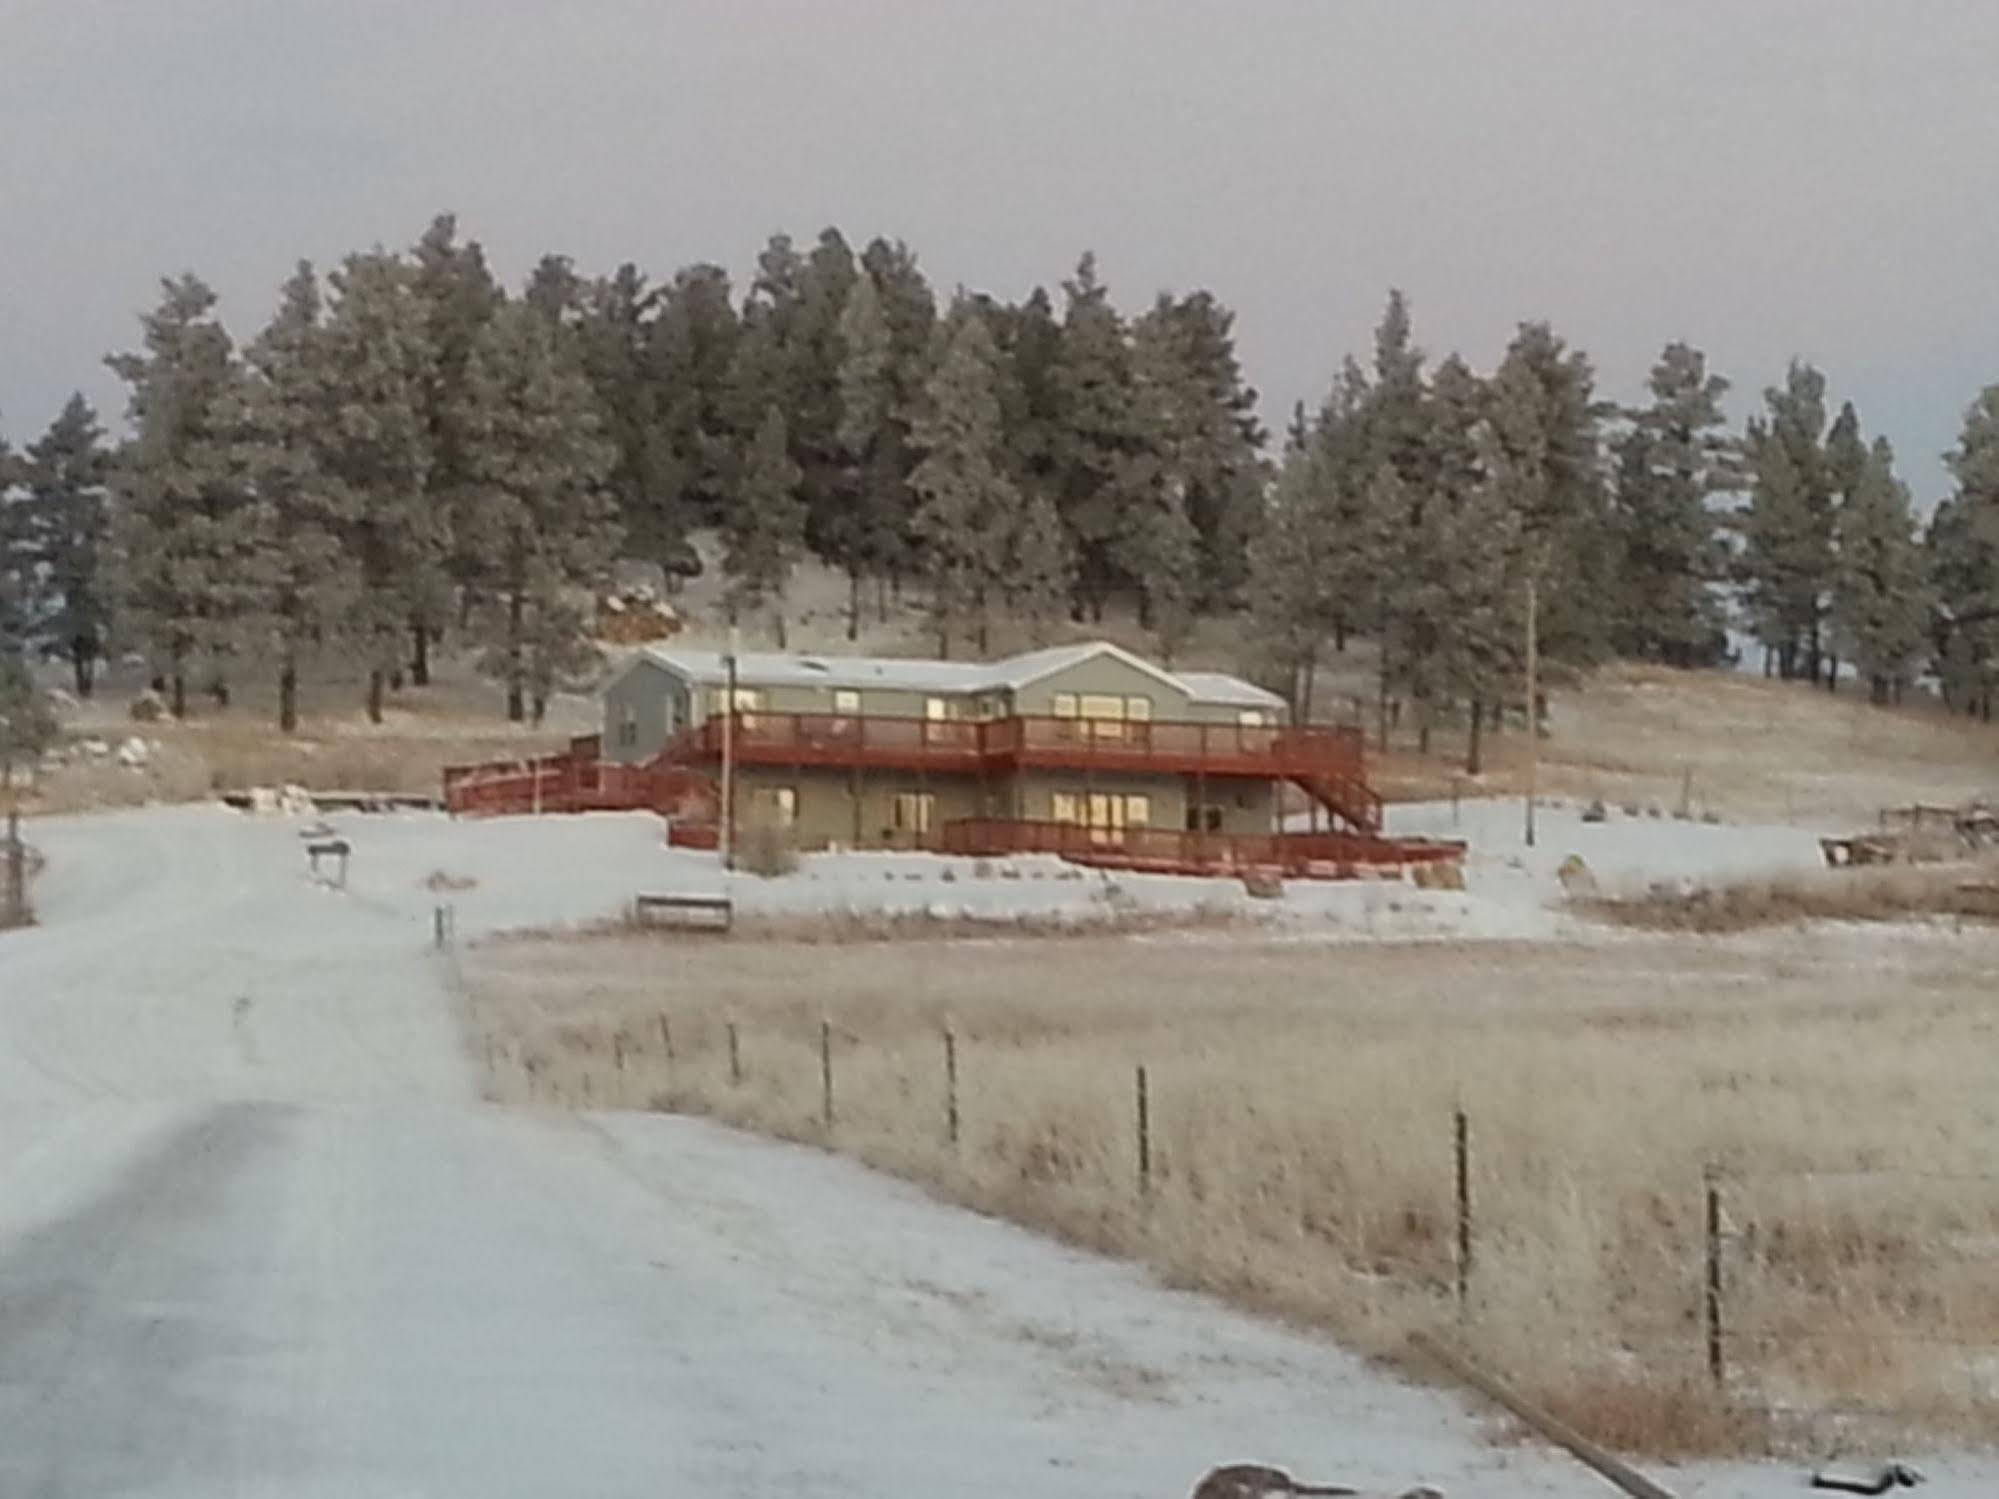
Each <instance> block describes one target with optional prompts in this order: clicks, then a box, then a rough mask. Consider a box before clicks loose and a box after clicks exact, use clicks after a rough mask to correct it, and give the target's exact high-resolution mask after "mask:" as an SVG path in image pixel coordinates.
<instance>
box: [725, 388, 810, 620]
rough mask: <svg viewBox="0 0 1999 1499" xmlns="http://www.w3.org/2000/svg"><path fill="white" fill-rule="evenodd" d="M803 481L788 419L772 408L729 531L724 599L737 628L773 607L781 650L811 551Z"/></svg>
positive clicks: (745, 471)
mask: <svg viewBox="0 0 1999 1499" xmlns="http://www.w3.org/2000/svg"><path fill="white" fill-rule="evenodd" d="M800 479H801V475H800V474H799V470H798V465H797V464H795V463H793V462H792V461H791V440H790V436H789V434H788V433H787V432H786V430H785V422H784V413H783V412H782V411H780V410H779V409H778V408H777V407H776V406H775V405H771V406H767V407H765V408H764V416H763V420H762V422H760V423H759V424H758V426H757V431H756V436H755V438H754V439H753V440H752V441H751V443H750V447H749V452H748V453H747V454H746V455H745V457H744V459H743V465H742V474H741V478H740V480H739V482H738V484H737V490H736V503H735V505H734V507H733V508H732V509H731V510H730V512H729V518H728V524H727V526H726V528H725V534H726V536H727V538H728V550H727V551H726V552H725V553H724V554H723V558H722V570H723V572H724V573H726V574H727V575H728V579H729V586H728V589H727V591H726V592H725V593H724V595H723V598H724V603H725V605H726V607H727V609H728V612H729V622H730V623H731V624H734V623H735V622H736V620H737V619H738V618H739V617H741V616H742V615H744V614H753V613H755V612H756V611H757V610H759V609H762V608H764V607H766V606H769V608H770V610H771V625H772V631H773V633H774V634H775V636H776V638H777V647H778V649H779V650H783V649H784V648H785V645H786V634H785V619H784V593H785V587H786V585H787V584H788V583H789V582H790V579H791V570H792V568H793V567H795V566H797V564H798V559H799V557H800V556H801V555H802V554H803V552H804V549H805V501H804V499H803V498H802V497H801V496H800V494H799V483H800Z"/></svg>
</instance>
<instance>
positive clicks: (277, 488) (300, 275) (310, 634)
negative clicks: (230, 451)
mask: <svg viewBox="0 0 1999 1499" xmlns="http://www.w3.org/2000/svg"><path fill="white" fill-rule="evenodd" d="M321 312H322V306H321V299H320V293H319V279H318V277H317V275H316V274H315V273H314V271H313V268H312V265H311V263H310V262H308V261H300V262H299V265H298V268H297V270H296V271H295V272H294V273H293V275H292V277H291V279H290V280H288V281H287V282H285V285H284V289H283V291H282V293H281V297H280V302H279V306H278V311H277V314H276V316H274V317H273V318H272V320H271V322H270V325H269V326H268V327H267V328H265V330H264V331H263V333H262V334H261V335H260V336H259V337H258V339H257V340H256V342H254V343H253V344H251V346H250V347H249V349H248V350H247V351H246V352H247V358H248V362H249V364H250V367H251V369H252V370H253V371H254V372H255V375H256V379H255V380H254V381H253V383H252V384H251V387H250V392H249V429H250V433H251V441H252V444H253V456H252V463H251V474H252V479H253V482H254V483H255V485H256V488H257V493H258V495H259V496H260V497H261V498H262V500H263V502H264V505H265V507H266V519H267V523H268V530H267V534H266V538H265V550H266V558H267V562H268V565H269V567H270V569H271V573H272V587H271V600H270V608H269V622H270V636H271V642H272V645H273V647H274V650H275V653H276V656H277V671H278V727H279V728H280V729H282V730H283V731H284V732H286V733H288V734H289V733H291V732H293V731H294V730H296V729H297V727H298V695H299V676H300V668H301V667H302V666H304V665H306V664H308V663H310V662H311V661H313V660H314V659H315V658H321V657H324V656H325V655H327V654H328V653H330V652H331V651H333V650H335V649H337V648H339V647H340V646H341V645H343V644H344V643H346V641H347V638H348V635H349V633H350V631H349V624H350V620H351V617H352V614H353V610H354V607H355V604H356V601H357V599H358V596H359V579H358V576H357V573H356V569H355V566H354V561H353V557H352V554H351V553H350V552H349V550H348V546H347V542H348V539H349V536H350V535H351V530H352V525H353V522H354V519H355V515H354V510H353V507H352V505H351V504H350V502H349V501H350V497H349V494H348V492H347V490H346V489H345V487H344V486H343V485H341V484H340V483H339V482H338V481H337V480H336V479H335V478H334V477H333V475H332V474H331V473H330V472H329V471H328V467H327V464H326V462H325V451H324V444H325V440H326V437H327V435H328V433H329V431H330V429H331V426H330V424H331V419H332V416H333V412H334V392H333V388H332V386H331V383H330V381H329V379H328V369H327V362H326V355H325V349H324V344H323V330H322V328H321V326H320V317H321Z"/></svg>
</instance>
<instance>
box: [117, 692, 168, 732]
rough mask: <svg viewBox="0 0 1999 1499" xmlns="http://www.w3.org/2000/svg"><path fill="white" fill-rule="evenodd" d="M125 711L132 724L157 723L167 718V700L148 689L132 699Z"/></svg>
mask: <svg viewBox="0 0 1999 1499" xmlns="http://www.w3.org/2000/svg"><path fill="white" fill-rule="evenodd" d="M125 711H126V712H127V713H128V714H129V715H130V716H131V718H132V721H133V722H134V723H158V722H159V721H160V720H161V719H162V718H165V717H166V716H167V700H166V699H165V698H163V697H161V696H160V695H159V694H158V693H157V692H155V691H153V690H152V689H151V688H150V687H149V688H147V689H146V690H145V691H144V692H142V693H140V694H139V695H138V696H137V697H135V698H133V699H132V706H131V707H130V708H128V709H126V710H125Z"/></svg>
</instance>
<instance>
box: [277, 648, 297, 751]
mask: <svg viewBox="0 0 1999 1499" xmlns="http://www.w3.org/2000/svg"><path fill="white" fill-rule="evenodd" d="M278 727H279V728H280V729H281V730H283V731H284V732H285V733H287V734H295V733H297V732H298V662H297V661H296V660H295V659H294V658H293V657H291V656H286V657H285V664H284V665H283V666H282V667H281V668H279V670H278Z"/></svg>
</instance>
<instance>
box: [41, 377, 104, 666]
mask: <svg viewBox="0 0 1999 1499" xmlns="http://www.w3.org/2000/svg"><path fill="white" fill-rule="evenodd" d="M110 472H111V459H110V454H109V453H108V452H107V450H106V449H105V447H104V432H103V429H102V428H101V427H99V426H98V424H97V413H96V412H95V411H94V410H92V409H91V405H90V403H89V402H88V401H86V400H85V399H84V398H83V396H82V394H81V393H77V394H74V395H72V396H71V397H70V398H69V400H68V402H67V403H66V404H65V405H64V406H63V409H62V412H61V414H60V415H58V416H57V417H56V419H55V421H54V422H52V423H51V424H50V426H49V429H48V431H47V433H46V434H44V435H43V437H42V438H41V440H40V441H39V442H36V443H34V444H32V445H31V446H30V447H29V448H28V451H27V458H26V462H25V463H23V464H22V465H21V477H22V481H23V483H24V484H25V485H26V489H27V494H26V498H25V500H24V501H23V505H24V510H25V514H24V516H23V520H24V522H25V527H26V533H27V535H26V542H27V548H28V553H29V555H30V556H31V557H32V558H33V561H34V564H35V567H36V570H37V572H38V573H39V574H40V576H41V577H42V578H43V580H44V584H43V607H42V608H41V609H40V610H38V611H37V616H36V618H35V620H34V623H33V633H34V635H35V637H36V639H37V640H38V641H39V642H40V643H41V644H42V646H43V647H44V648H45V649H46V650H48V651H49V652H50V654H52V655H55V656H59V657H61V658H62V659H63V660H65V661H67V662H68V663H69V667H70V675H71V679H72V680H73V681H74V682H75V684H76V692H77V696H79V697H84V698H87V697H89V696H90V695H91V691H92V688H93V687H94V685H95V682H96V670H97V663H98V662H99V661H100V660H101V659H103V656H104V651H105V644H106V641H107V638H108V637H109V634H110V628H111V576H110V573H111V507H110V497H109V493H108V488H107V485H108V481H109V478H110Z"/></svg>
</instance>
